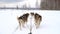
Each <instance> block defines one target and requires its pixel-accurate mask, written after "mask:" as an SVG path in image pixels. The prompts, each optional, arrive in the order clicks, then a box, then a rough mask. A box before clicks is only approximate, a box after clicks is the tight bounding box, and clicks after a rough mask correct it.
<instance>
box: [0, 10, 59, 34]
mask: <svg viewBox="0 0 60 34" xmlns="http://www.w3.org/2000/svg"><path fill="white" fill-rule="evenodd" d="M30 12H34V13H38V14H40V15H41V16H42V22H41V25H40V27H39V28H38V29H35V28H33V30H32V34H60V11H47V10H45V11H44V10H0V34H28V33H29V30H28V28H23V30H20V29H19V28H18V29H17V30H16V31H14V30H15V29H16V27H17V26H18V25H19V24H18V21H17V16H20V15H22V14H24V13H30Z"/></svg>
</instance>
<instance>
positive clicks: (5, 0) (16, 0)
mask: <svg viewBox="0 0 60 34" xmlns="http://www.w3.org/2000/svg"><path fill="white" fill-rule="evenodd" d="M20 1H23V0H0V2H20Z"/></svg>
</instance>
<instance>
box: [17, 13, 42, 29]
mask: <svg viewBox="0 0 60 34" xmlns="http://www.w3.org/2000/svg"><path fill="white" fill-rule="evenodd" d="M30 14H31V16H34V21H35V23H34V24H35V26H36V28H38V27H39V25H40V23H41V21H42V16H41V15H39V14H37V13H35V14H34V13H33V12H31V13H30ZM30 14H29V13H26V14H23V15H22V16H20V17H17V19H18V22H19V25H20V29H21V27H24V25H25V24H27V23H28V22H27V21H28V18H29V15H30Z"/></svg>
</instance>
